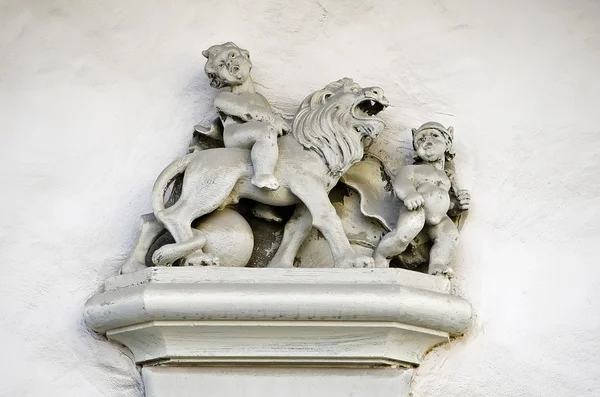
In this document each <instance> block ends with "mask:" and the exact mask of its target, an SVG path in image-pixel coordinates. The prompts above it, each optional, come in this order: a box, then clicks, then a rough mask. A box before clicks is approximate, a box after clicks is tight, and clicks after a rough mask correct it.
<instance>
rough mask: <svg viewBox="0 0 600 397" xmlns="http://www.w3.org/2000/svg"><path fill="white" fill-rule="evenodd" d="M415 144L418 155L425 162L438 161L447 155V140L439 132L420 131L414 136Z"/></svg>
mask: <svg viewBox="0 0 600 397" xmlns="http://www.w3.org/2000/svg"><path fill="white" fill-rule="evenodd" d="M413 142H414V146H415V149H416V151H417V155H418V156H419V157H420V158H421V159H423V160H425V161H437V160H439V159H441V158H442V157H443V156H444V154H445V153H446V149H447V147H446V139H444V136H443V135H442V133H441V132H439V131H438V130H435V129H427V130H423V131H419V132H417V133H416V134H415V135H414V136H413Z"/></svg>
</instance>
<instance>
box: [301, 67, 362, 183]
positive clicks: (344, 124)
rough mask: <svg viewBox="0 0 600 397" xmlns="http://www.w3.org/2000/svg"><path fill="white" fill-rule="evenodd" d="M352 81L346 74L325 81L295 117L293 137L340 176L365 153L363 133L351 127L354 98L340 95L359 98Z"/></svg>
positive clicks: (334, 174) (330, 171)
mask: <svg viewBox="0 0 600 397" xmlns="http://www.w3.org/2000/svg"><path fill="white" fill-rule="evenodd" d="M355 85H356V84H355V83H354V81H353V80H352V79H349V78H344V79H341V80H338V81H335V82H333V83H330V84H328V85H327V86H326V87H325V88H323V89H321V90H319V91H316V92H315V93H313V94H312V95H310V96H308V97H307V98H306V99H304V101H302V103H301V104H300V107H299V108H298V111H297V112H296V117H295V118H294V124H293V128H292V134H293V136H294V138H296V140H297V141H298V143H300V144H301V145H302V146H304V147H305V148H306V149H309V150H313V151H315V152H317V153H318V154H319V155H320V156H321V157H322V158H323V159H324V160H325V163H326V164H327V167H328V168H329V173H330V175H332V176H334V177H340V176H341V175H342V174H344V173H345V172H346V171H347V170H348V169H349V168H350V167H351V166H352V165H353V164H354V163H356V162H357V161H359V160H361V159H362V158H363V155H364V148H363V143H362V140H363V138H364V134H361V133H359V132H358V131H356V130H355V129H354V128H353V125H354V124H356V120H355V118H354V117H353V114H352V106H353V104H354V102H353V101H348V100H344V98H340V96H351V97H352V98H358V96H359V95H358V93H356V92H355V91H353V90H352V87H353V86H355Z"/></svg>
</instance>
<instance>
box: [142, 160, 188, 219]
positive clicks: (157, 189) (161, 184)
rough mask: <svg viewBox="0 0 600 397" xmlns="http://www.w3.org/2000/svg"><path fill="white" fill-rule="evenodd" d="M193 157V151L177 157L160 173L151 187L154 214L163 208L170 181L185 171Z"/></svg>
mask: <svg viewBox="0 0 600 397" xmlns="http://www.w3.org/2000/svg"><path fill="white" fill-rule="evenodd" d="M193 158H194V153H190V154H187V155H185V156H183V157H181V158H178V159H177V160H175V161H173V162H172V163H171V164H169V165H168V166H167V168H165V169H164V170H163V172H161V173H160V175H159V176H158V178H157V179H156V182H154V187H153V188H152V209H153V210H154V214H157V213H158V212H160V211H162V210H164V209H165V192H166V191H167V189H168V188H169V185H170V184H171V182H173V179H175V178H176V177H177V175H179V174H181V173H182V172H184V171H185V169H186V168H187V167H188V165H189V164H190V162H191V161H192V159H193Z"/></svg>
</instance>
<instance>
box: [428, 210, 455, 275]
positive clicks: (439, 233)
mask: <svg viewBox="0 0 600 397" xmlns="http://www.w3.org/2000/svg"><path fill="white" fill-rule="evenodd" d="M428 232H429V236H430V237H431V239H432V240H433V246H432V247H431V251H430V253H429V274H444V275H446V276H448V277H451V276H452V275H453V273H454V272H453V270H452V268H450V261H451V260H452V256H453V255H454V251H455V250H456V246H457V244H458V229H457V228H456V225H455V224H454V222H452V220H451V219H450V218H449V217H448V216H447V215H445V216H444V217H443V218H442V220H441V221H440V222H439V223H438V224H437V225H432V226H430V228H429V231H428Z"/></svg>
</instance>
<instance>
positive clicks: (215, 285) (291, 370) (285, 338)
mask: <svg viewBox="0 0 600 397" xmlns="http://www.w3.org/2000/svg"><path fill="white" fill-rule="evenodd" d="M449 290H450V283H449V281H448V280H446V279H444V278H441V277H434V276H429V275H425V274H420V273H415V272H410V271H406V270H401V269H248V268H149V269H146V270H143V271H139V272H136V273H131V274H127V275H122V276H118V277H115V278H112V279H110V280H108V281H107V282H106V284H105V291H104V292H103V293H100V294H97V295H95V296H94V297H92V298H91V299H90V300H89V301H88V302H87V304H86V314H85V315H86V321H87V323H88V324H89V326H90V327H91V328H92V329H94V330H96V331H98V332H101V333H104V334H106V336H107V337H108V338H109V339H111V340H114V341H117V342H120V343H122V344H124V345H125V346H127V347H128V348H130V349H131V351H132V352H133V355H134V358H135V361H136V362H137V363H138V364H140V365H142V366H143V367H144V370H143V373H144V379H145V380H146V386H147V388H148V393H149V394H148V396H150V397H152V396H187V395H190V396H191V395H192V394H191V393H192V391H195V392H196V393H198V392H199V391H200V390H202V391H203V395H211V394H210V392H209V394H205V392H204V391H205V390H209V391H210V390H214V391H215V393H216V392H217V391H218V387H217V388H215V386H214V385H215V384H222V385H223V388H225V389H227V390H229V389H231V394H228V393H225V394H218V393H217V394H218V395H219V396H226V395H232V396H233V395H236V396H237V395H248V396H254V395H260V396H265V397H269V396H275V395H277V396H279V395H286V396H295V395H296V394H298V393H300V392H301V390H307V389H310V388H311V387H312V388H319V387H322V389H319V390H320V391H319V392H318V394H317V395H328V396H337V395H339V396H359V395H362V394H356V393H354V394H352V393H353V392H351V390H354V389H356V390H358V389H360V388H361V387H362V388H364V390H365V392H368V390H380V389H379V388H378V387H377V386H375V384H376V383H378V382H382V383H381V387H383V389H385V387H384V386H383V385H384V384H387V383H389V384H390V385H391V384H394V385H396V386H393V388H394V389H395V392H394V395H395V396H402V395H406V394H402V393H401V392H400V389H401V386H400V385H403V384H404V381H405V378H406V377H408V378H410V376H409V375H407V374H409V373H411V372H412V368H414V367H415V366H418V365H419V364H420V362H421V359H422V357H423V356H424V354H425V353H426V352H427V351H428V350H429V349H431V348H432V347H433V346H435V345H437V344H440V343H444V342H446V341H448V339H449V337H450V336H452V335H459V334H461V333H462V332H463V331H464V330H465V329H466V328H467V326H468V325H469V323H470V319H471V307H470V305H469V304H468V302H466V301H465V300H463V299H461V298H459V297H456V296H453V295H451V294H450V293H449ZM215 367H219V369H218V370H217V369H214V368H215ZM275 368H279V369H277V370H275ZM332 368H337V370H332ZM376 368H377V369H376ZM385 368H387V369H385ZM336 371H337V372H336ZM390 371H391V372H390ZM251 373H253V374H256V377H249V376H248V374H251ZM274 373H280V374H282V376H281V377H279V376H275V375H273V374H274ZM334 374H336V375H334ZM356 374H361V375H360V376H357V375H356ZM238 378H239V379H238ZM408 378H406V379H408ZM344 379H345V380H344ZM358 379H362V381H364V384H363V383H360V382H359V383H360V384H359V383H356V382H358ZM382 379H386V380H385V381H383V380H382ZM240 380H244V382H245V383H247V387H248V388H249V389H252V390H254V389H256V391H257V394H254V393H249V394H247V393H246V394H244V393H242V394H240V393H236V394H233V393H234V391H235V390H237V389H236V387H237V386H235V384H236V383H239V381H240ZM267 381H268V382H267ZM330 382H333V383H331V384H335V382H339V383H340V385H339V388H337V389H335V390H338V394H332V392H327V394H325V392H326V391H328V390H329V391H331V390H330V389H329V387H330V386H329V384H330ZM353 382H355V383H353ZM386 382H387V383H386ZM279 383H281V385H280V386H277V387H281V388H282V390H285V393H280V392H278V393H275V394H273V393H266V394H265V393H259V392H258V391H259V390H261V389H264V388H265V387H267V384H268V385H273V386H272V387H271V386H268V387H269V388H270V389H272V390H276V389H277V387H276V386H275V385H279ZM371 383H373V385H371ZM169 385H172V386H169ZM319 385H321V386H319ZM367 385H371V386H367ZM219 387H220V386H219ZM390 387H391V386H390ZM402 387H403V386H402ZM173 388H175V389H173ZM383 389H381V390H383ZM315 390H316V389H315ZM385 390H388V389H385ZM390 390H391V389H390ZM280 391H281V390H280ZM186 393H187V394H186ZM294 393H296V394H294ZM382 393H383V392H382ZM217 394H214V395H215V396H216V395H217ZM303 394H305V392H304V393H303ZM374 394H376V395H378V396H387V394H385V393H384V394H381V393H370V394H369V395H374ZM298 395H299V394H298ZM364 395H365V396H366V395H367V394H364ZM390 395H391V394H390Z"/></svg>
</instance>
